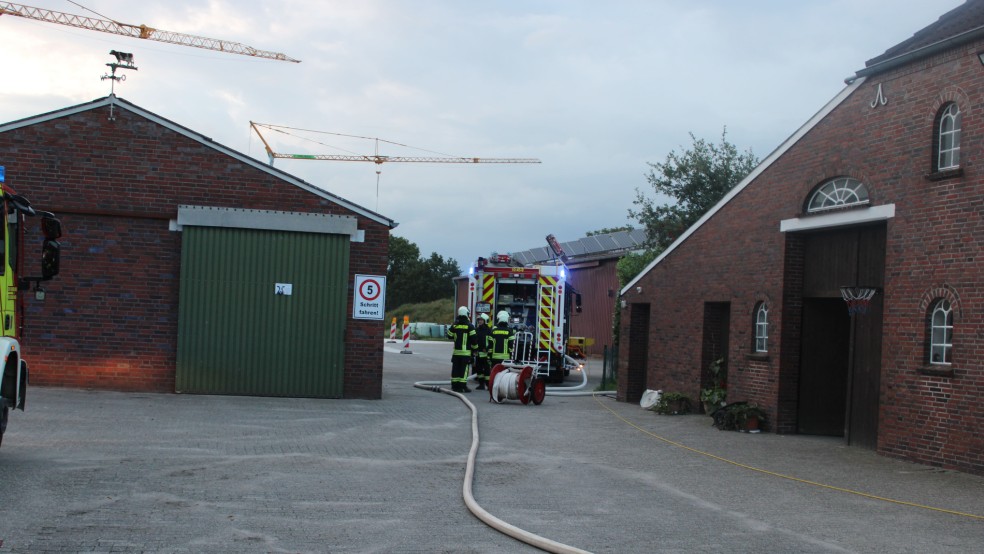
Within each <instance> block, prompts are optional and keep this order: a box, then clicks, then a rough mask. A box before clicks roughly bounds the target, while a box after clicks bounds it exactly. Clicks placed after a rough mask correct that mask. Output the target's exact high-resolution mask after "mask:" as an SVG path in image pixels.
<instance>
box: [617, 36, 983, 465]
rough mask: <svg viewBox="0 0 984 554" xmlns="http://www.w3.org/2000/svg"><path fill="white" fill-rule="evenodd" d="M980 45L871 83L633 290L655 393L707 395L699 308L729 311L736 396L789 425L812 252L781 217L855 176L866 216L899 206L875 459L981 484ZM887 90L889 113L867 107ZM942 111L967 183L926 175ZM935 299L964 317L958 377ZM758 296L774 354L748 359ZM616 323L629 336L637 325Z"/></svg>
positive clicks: (890, 246) (891, 226)
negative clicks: (935, 330)
mask: <svg viewBox="0 0 984 554" xmlns="http://www.w3.org/2000/svg"><path fill="white" fill-rule="evenodd" d="M981 50H984V42H976V43H973V44H969V45H967V46H964V47H960V48H958V49H956V50H952V51H949V52H946V53H943V54H939V55H936V56H933V57H931V58H928V59H926V60H923V61H921V62H918V63H915V64H911V65H909V66H906V67H902V68H899V69H895V70H892V71H890V72H887V73H885V74H881V75H876V76H873V77H871V78H869V79H868V80H867V82H865V83H863V84H862V85H861V86H860V88H858V90H856V91H855V92H854V93H853V94H852V95H851V96H850V97H849V98H847V99H846V100H845V101H844V102H843V103H841V105H840V106H839V107H837V108H836V109H835V110H834V111H833V112H832V113H831V114H829V115H828V116H827V117H826V118H824V120H823V121H821V122H820V123H819V124H818V125H816V126H815V127H814V128H813V129H812V130H811V131H810V132H809V133H807V134H806V136H805V137H803V138H802V139H801V140H800V141H799V142H798V143H797V144H796V145H794V146H793V147H792V148H791V149H790V150H789V151H787V152H786V153H785V154H784V155H783V156H781V157H780V158H779V159H778V160H777V161H776V162H774V163H773V164H772V165H771V166H770V167H769V168H768V169H767V170H766V171H765V172H764V173H763V174H762V175H761V176H759V177H758V178H757V179H756V180H755V182H753V183H752V184H751V185H749V186H748V187H746V188H745V189H744V190H743V191H742V192H741V193H740V194H738V195H737V196H736V197H735V198H733V199H732V201H731V202H730V203H729V204H728V205H726V206H725V207H724V208H723V209H722V210H720V211H719V212H718V213H717V214H716V215H715V216H714V217H713V218H711V219H710V220H709V221H708V222H707V223H706V224H705V225H703V226H702V227H701V228H699V229H698V230H697V231H696V232H695V233H693V235H692V236H690V237H689V238H688V239H687V240H686V241H685V242H684V243H683V244H682V245H681V246H679V247H678V248H677V249H675V250H674V251H673V252H671V253H670V254H669V255H668V256H667V257H666V258H665V259H664V260H663V261H662V263H660V264H659V265H658V266H657V267H655V268H654V269H653V270H652V271H650V272H649V273H648V274H647V275H645V276H644V277H643V278H642V279H641V281H640V282H639V283H638V285H639V286H641V287H642V289H643V292H642V293H641V294H637V293H636V291H635V290H634V287H633V290H632V291H630V292H629V293H628V294H626V295H625V297H624V299H625V300H626V301H627V302H629V303H634V302H644V303H649V304H650V305H651V306H652V320H651V326H650V335H649V336H650V338H649V340H650V348H649V361H648V365H647V367H648V380H647V383H648V385H647V386H648V387H649V388H662V389H663V390H677V391H680V392H684V393H687V394H689V395H692V396H693V395H696V394H697V393H698V391H699V382H700V369H701V368H700V355H701V351H700V350H701V340H700V338H701V331H702V330H701V325H702V321H701V317H702V314H703V304H704V302H730V303H731V331H730V348H729V361H730V363H729V375H728V383H729V399H747V400H753V401H756V402H759V403H761V404H762V405H764V406H765V407H766V408H768V410H769V412H770V414H769V415H770V421H771V422H772V423H773V424H774V425H773V428H775V429H777V430H779V431H781V432H791V431H794V430H795V398H796V386H797V383H796V380H797V372H798V366H799V347H800V337H799V328H798V327H799V318H800V314H801V305H802V292H801V291H802V275H801V274H800V273H801V271H802V256H803V252H802V244H801V243H799V241H798V239H797V238H796V236H795V235H793V234H790V235H789V236H784V235H783V234H782V233H780V232H779V222H780V221H781V220H784V219H790V218H794V217H799V216H801V215H802V212H803V206H804V202H805V200H806V199H807V198H808V196H809V194H810V193H811V191H812V190H813V188H814V187H815V186H817V185H818V184H820V183H821V182H823V181H825V180H827V179H830V178H833V177H838V176H851V177H854V178H856V179H859V180H861V181H862V182H864V183H865V184H866V185H867V186H868V187H869V192H870V195H871V205H872V206H879V205H886V204H895V208H896V215H895V217H894V218H892V219H890V220H889V221H888V223H887V245H886V269H885V288H884V291H883V293H884V320H883V335H884V336H883V344H882V369H881V392H880V417H879V431H878V437H879V438H878V451H879V452H880V453H883V454H886V455H890V456H894V457H900V458H906V459H909V460H913V461H917V462H921V463H925V464H930V465H934V466H940V467H947V468H955V469H959V470H963V471H968V472H973V473H978V474H984V440H982V438H981V437H982V436H984V435H982V434H981V433H980V432H979V430H980V429H982V428H984V410H981V406H982V405H984V362H982V360H984V355H982V354H984V294H982V293H984V285H982V284H981V283H982V282H984V280H982V277H984V275H982V273H984V272H982V267H984V251H982V248H984V247H982V244H984V217H982V213H984V174H982V172H981V169H980V166H979V165H978V164H980V163H981V161H982V157H981V153H982V140H984V110H982V108H981V105H980V102H979V99H980V98H981V96H982V94H984V70H982V68H981V64H980V61H979V60H978V58H977V52H978V51H981ZM879 84H881V86H882V91H883V95H884V96H885V97H887V99H888V103H887V104H885V105H876V106H875V107H872V105H871V104H872V101H873V100H874V99H875V97H876V93H877V89H878V86H879ZM948 101H956V102H957V103H958V105H959V106H960V109H961V111H962V137H961V154H960V155H961V168H962V173H961V174H959V175H955V176H949V178H942V179H938V180H933V179H929V178H927V174H929V173H930V172H931V160H932V154H933V153H932V147H933V134H934V129H933V125H934V119H935V117H936V114H937V113H938V111H939V109H940V108H941V107H942V106H944V105H945V104H946V102H948ZM940 297H947V298H950V299H951V301H952V302H953V303H954V306H955V308H954V310H955V329H954V342H955V346H954V351H953V365H952V374H944V375H932V374H929V373H928V372H927V371H926V369H927V367H928V363H927V361H926V354H925V352H926V333H927V330H926V318H927V310H928V306H929V303H930V302H931V301H932V300H933V299H935V298H940ZM759 301H766V302H769V303H770V306H771V310H770V313H769V318H770V337H769V341H770V342H769V353H768V356H767V357H765V358H760V357H756V356H753V355H752V354H751V345H752V342H751V333H752V332H753V331H752V325H751V321H752V310H753V309H754V307H755V305H756V303H757V302H759ZM622 326H623V327H622V335H623V336H628V335H627V333H628V318H624V317H623V319H622ZM625 352H626V348H621V349H620V354H621V355H622V356H623V357H624V356H625ZM625 365H626V364H625V363H620V364H619V367H620V368H624V367H625ZM621 371H623V372H624V369H623V370H621ZM620 377H622V375H621V374H620Z"/></svg>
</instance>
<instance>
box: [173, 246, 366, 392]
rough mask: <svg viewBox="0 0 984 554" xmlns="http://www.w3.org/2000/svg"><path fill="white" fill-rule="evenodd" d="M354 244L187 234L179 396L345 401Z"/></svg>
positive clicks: (181, 301) (177, 380)
mask: <svg viewBox="0 0 984 554" xmlns="http://www.w3.org/2000/svg"><path fill="white" fill-rule="evenodd" d="M349 241H350V237H349V236H348V235H344V234H327V233H307V232H288V231H275V230H264V229H242V228H228V227H198V226H185V227H183V230H182V246H181V282H180V286H181V290H180V298H179V304H178V355H177V367H176V375H175V389H176V390H177V392H189V393H205V394H242V395H256V396H297V397H302V396H303V397H319V398H340V397H341V396H342V393H343V373H344V368H343V364H344V359H345V322H346V299H347V296H348V288H347V281H348V267H349ZM278 285H281V286H279V287H278ZM282 285H289V291H287V290H286V287H283V286H282ZM284 292H289V294H284Z"/></svg>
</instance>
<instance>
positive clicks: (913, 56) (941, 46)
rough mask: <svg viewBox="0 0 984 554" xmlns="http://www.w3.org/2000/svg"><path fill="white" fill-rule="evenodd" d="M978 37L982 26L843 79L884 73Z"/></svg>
mask: <svg viewBox="0 0 984 554" xmlns="http://www.w3.org/2000/svg"><path fill="white" fill-rule="evenodd" d="M979 38H984V26H981V27H976V28H974V29H970V30H969V31H964V32H962V33H960V34H959V35H954V36H952V37H950V38H947V39H943V40H941V41H939V42H934V43H932V44H927V45H926V46H923V47H922V48H917V49H916V50H912V51H910V52H906V53H905V54H900V55H898V56H895V57H894V58H888V59H887V60H882V61H880V62H878V63H876V64H874V65H871V66H868V67H866V68H864V69H861V70H859V71H858V72H856V73H855V74H854V75H853V76H851V77H848V78H846V79H844V82H845V83H847V84H849V85H850V84H852V83H853V82H854V81H855V80H857V79H858V78H860V77H869V76H871V75H875V74H877V73H884V72H885V71H888V70H890V69H895V68H897V67H899V66H902V65H905V64H908V63H912V62H914V61H916V60H918V59H920V58H925V57H929V56H932V55H934V54H939V53H940V52H943V51H945V50H949V49H951V48H954V47H956V46H960V45H961V44H965V43H968V42H973V41H975V40H977V39H979Z"/></svg>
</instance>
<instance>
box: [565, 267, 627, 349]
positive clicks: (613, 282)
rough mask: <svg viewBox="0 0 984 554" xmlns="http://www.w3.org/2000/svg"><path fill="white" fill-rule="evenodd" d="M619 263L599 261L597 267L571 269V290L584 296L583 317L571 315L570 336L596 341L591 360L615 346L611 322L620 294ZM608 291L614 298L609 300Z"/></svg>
mask: <svg viewBox="0 0 984 554" xmlns="http://www.w3.org/2000/svg"><path fill="white" fill-rule="evenodd" d="M616 264H618V259H610V260H599V262H598V265H597V266H594V267H577V264H571V265H573V266H574V267H575V268H574V269H571V278H570V282H571V286H573V287H574V288H575V290H577V292H579V293H581V308H582V309H581V313H575V312H574V311H573V309H572V311H571V336H574V337H586V338H591V339H594V345H593V346H589V347H588V348H587V354H588V355H589V356H601V355H602V354H603V353H604V351H605V347H606V346H608V347H609V348H611V346H612V321H613V320H614V317H615V295H616V293H617V291H618V274H617V273H616V271H615V266H616ZM609 291H611V295H610V296H609Z"/></svg>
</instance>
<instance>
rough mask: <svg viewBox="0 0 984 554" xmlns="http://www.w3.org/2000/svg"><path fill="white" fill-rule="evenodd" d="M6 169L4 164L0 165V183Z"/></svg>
mask: <svg viewBox="0 0 984 554" xmlns="http://www.w3.org/2000/svg"><path fill="white" fill-rule="evenodd" d="M6 171H7V169H6V168H5V167H4V166H2V165H0V183H2V182H3V180H4V174H5V173H6Z"/></svg>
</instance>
